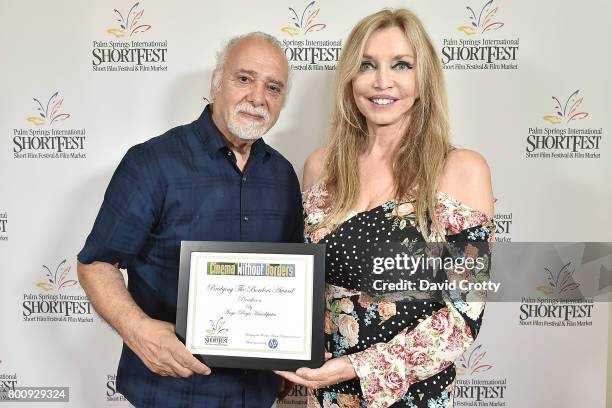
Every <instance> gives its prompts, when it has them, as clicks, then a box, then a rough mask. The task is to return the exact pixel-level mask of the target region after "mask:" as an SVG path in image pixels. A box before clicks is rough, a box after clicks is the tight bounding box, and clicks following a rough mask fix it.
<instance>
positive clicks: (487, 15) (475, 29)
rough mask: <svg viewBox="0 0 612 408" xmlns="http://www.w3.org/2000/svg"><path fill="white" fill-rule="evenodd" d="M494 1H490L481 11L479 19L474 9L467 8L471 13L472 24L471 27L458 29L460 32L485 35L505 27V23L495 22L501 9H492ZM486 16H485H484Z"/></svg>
mask: <svg viewBox="0 0 612 408" xmlns="http://www.w3.org/2000/svg"><path fill="white" fill-rule="evenodd" d="M492 3H493V0H489V1H488V2H486V3H485V5H484V6H483V7H482V9H481V10H480V13H479V14H478V17H476V13H475V12H474V9H472V8H471V7H469V6H468V7H466V8H467V10H468V11H469V14H468V17H469V18H470V22H471V24H470V25H469V26H461V27H459V28H458V30H459V31H463V32H464V33H465V34H467V35H474V34H483V33H485V32H487V31H493V30H499V29H500V28H502V27H503V26H504V23H500V22H499V21H493V16H494V15H495V14H496V13H497V10H498V9H499V7H495V8H492V7H491V4H492ZM483 15H484V16H483Z"/></svg>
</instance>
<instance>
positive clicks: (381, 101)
mask: <svg viewBox="0 0 612 408" xmlns="http://www.w3.org/2000/svg"><path fill="white" fill-rule="evenodd" d="M371 101H372V102H374V103H375V104H377V105H388V104H390V103H393V102H395V100H393V99H379V98H376V99H371Z"/></svg>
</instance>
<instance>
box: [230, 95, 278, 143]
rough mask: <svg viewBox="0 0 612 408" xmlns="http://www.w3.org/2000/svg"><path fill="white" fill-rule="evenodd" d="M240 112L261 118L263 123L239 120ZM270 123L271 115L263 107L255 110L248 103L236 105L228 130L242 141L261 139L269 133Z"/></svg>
mask: <svg viewBox="0 0 612 408" xmlns="http://www.w3.org/2000/svg"><path fill="white" fill-rule="evenodd" d="M240 112H245V113H248V114H250V115H255V116H261V117H262V118H263V123H260V122H258V121H255V120H249V119H245V118H239V117H238V115H239V114H240ZM269 122H270V114H269V113H268V111H267V110H266V109H264V108H263V107H258V108H255V107H253V106H251V104H249V103H247V102H243V103H241V104H239V105H236V107H235V108H234V111H233V112H232V115H231V116H230V119H229V121H228V123H227V128H228V129H229V131H230V132H232V134H233V135H234V136H236V137H238V138H239V139H242V140H255V139H259V138H260V137H262V136H263V135H264V133H266V132H267V131H268V123H269Z"/></svg>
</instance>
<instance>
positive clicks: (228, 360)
mask: <svg viewBox="0 0 612 408" xmlns="http://www.w3.org/2000/svg"><path fill="white" fill-rule="evenodd" d="M193 252H210V253H228V254H240V253H256V254H274V255H277V254H281V255H283V254H288V255H312V256H313V257H312V259H313V264H312V271H313V273H312V279H313V282H312V305H311V306H312V322H311V335H312V338H311V342H310V344H311V353H310V357H311V359H310V360H302V359H300V360H291V359H285V358H258V357H244V356H232V355H210V354H194V356H195V357H196V358H198V359H199V360H200V361H202V362H203V363H204V364H206V365H208V366H209V367H224V368H240V369H259V370H286V371H295V370H297V369H298V368H300V367H309V368H318V367H320V366H321V365H323V363H324V362H325V348H324V333H323V329H324V313H325V245H323V244H299V243H279V242H216V241H181V256H180V267H179V282H178V293H177V309H176V329H175V330H176V335H177V336H178V338H179V339H180V340H181V341H182V342H183V343H185V342H186V336H187V315H188V308H189V282H190V275H191V254H192V253H193ZM272 354H273V353H271V355H272Z"/></svg>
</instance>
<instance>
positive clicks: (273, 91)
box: [268, 85, 282, 94]
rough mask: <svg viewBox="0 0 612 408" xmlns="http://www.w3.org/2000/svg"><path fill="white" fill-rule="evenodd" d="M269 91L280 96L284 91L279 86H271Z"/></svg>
mask: <svg viewBox="0 0 612 408" xmlns="http://www.w3.org/2000/svg"><path fill="white" fill-rule="evenodd" d="M268 90H269V91H270V92H272V93H275V94H279V93H281V91H282V89H281V87H280V86H278V85H269V86H268Z"/></svg>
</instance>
